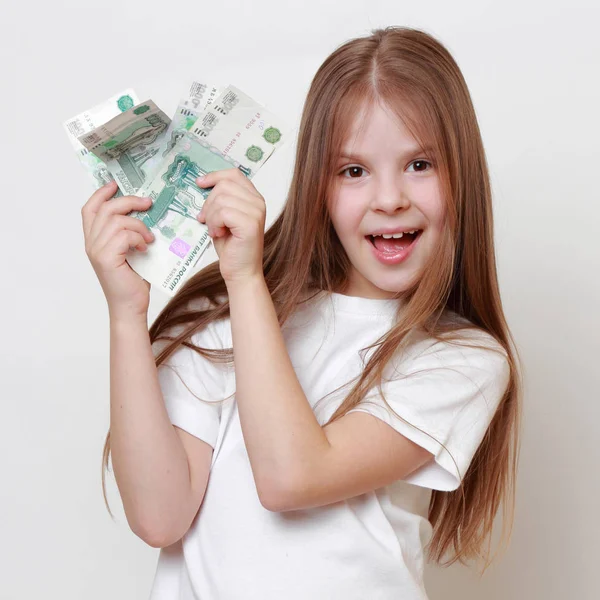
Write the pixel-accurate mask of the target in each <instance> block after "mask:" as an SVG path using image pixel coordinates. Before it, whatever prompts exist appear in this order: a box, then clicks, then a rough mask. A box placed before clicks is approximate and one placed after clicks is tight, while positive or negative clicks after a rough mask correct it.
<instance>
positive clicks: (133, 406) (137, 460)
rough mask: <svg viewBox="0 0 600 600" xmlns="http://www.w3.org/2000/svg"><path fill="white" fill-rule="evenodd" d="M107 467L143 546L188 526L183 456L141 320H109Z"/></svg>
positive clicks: (186, 473) (187, 477)
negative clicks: (186, 521)
mask: <svg viewBox="0 0 600 600" xmlns="http://www.w3.org/2000/svg"><path fill="white" fill-rule="evenodd" d="M110 440H111V454H112V464H113V469H114V474H115V479H116V481H117V485H118V488H119V492H120V495H121V498H122V500H123V507H124V509H125V514H126V516H127V521H128V523H129V525H130V527H131V529H132V531H134V533H136V535H138V536H139V537H140V538H142V539H143V540H144V541H146V542H147V543H149V544H151V545H154V544H155V543H160V541H161V540H162V539H164V536H172V535H173V532H178V531H181V533H182V534H183V533H184V531H185V529H186V526H189V523H183V520H182V519H184V518H185V519H187V517H188V516H189V517H190V518H192V515H188V512H189V511H188V510H187V509H188V507H191V502H192V498H191V489H190V488H191V483H190V475H189V467H188V461H187V455H186V453H185V450H184V448H183V444H182V443H181V440H180V439H179V436H178V435H177V432H176V431H175V430H174V428H173V425H172V424H171V422H170V420H169V417H168V413H167V411H166V408H165V404H164V400H163V397H162V391H161V388H160V383H159V380H158V372H157V368H156V364H155V362H154V355H153V353H152V347H151V344H150V336H149V333H148V327H147V324H146V319H145V317H144V318H143V319H142V318H139V317H128V318H123V319H116V318H111V321H110Z"/></svg>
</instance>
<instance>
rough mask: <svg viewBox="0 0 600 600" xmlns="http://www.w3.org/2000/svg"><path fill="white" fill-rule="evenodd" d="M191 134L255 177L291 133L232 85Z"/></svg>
mask: <svg viewBox="0 0 600 600" xmlns="http://www.w3.org/2000/svg"><path fill="white" fill-rule="evenodd" d="M191 131H192V133H193V134H194V135H195V136H197V137H198V138H199V139H203V140H206V141H207V142H209V144H210V145H211V147H213V148H215V149H216V151H218V152H220V153H221V154H223V156H226V157H228V158H230V159H231V160H232V161H233V163H234V164H235V166H243V167H244V168H245V169H246V170H248V171H249V172H250V174H251V175H253V174H254V173H256V172H257V171H258V169H259V168H260V167H261V166H262V165H263V164H264V163H265V162H266V161H267V159H268V158H269V157H270V156H271V155H272V154H273V152H274V151H275V148H276V147H277V146H280V145H281V144H282V143H283V140H285V139H286V137H287V135H288V133H289V131H290V129H289V127H288V126H287V125H286V124H285V123H284V122H283V121H282V120H281V119H280V118H279V117H277V116H276V115H274V114H273V113H272V112H271V111H270V110H268V109H267V108H266V107H264V106H262V105H261V104H259V103H258V102H256V101H255V100H253V99H252V98H250V96H248V95H247V94H245V93H244V92H242V91H241V90H240V89H238V88H236V87H235V86H233V85H229V86H227V87H226V88H225V89H224V90H223V92H222V93H221V94H220V95H219V97H218V98H216V100H215V101H214V102H213V103H212V104H211V105H210V106H208V107H207V108H206V110H204V112H203V113H202V114H201V115H200V116H199V117H198V119H197V120H196V122H195V124H194V126H193V127H192V129H191Z"/></svg>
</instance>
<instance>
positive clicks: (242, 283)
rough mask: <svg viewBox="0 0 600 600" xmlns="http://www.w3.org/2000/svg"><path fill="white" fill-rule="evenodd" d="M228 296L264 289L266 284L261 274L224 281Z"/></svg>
mask: <svg viewBox="0 0 600 600" xmlns="http://www.w3.org/2000/svg"><path fill="white" fill-rule="evenodd" d="M225 285H226V286H227V293H228V295H230V296H231V295H232V294H239V293H252V292H255V291H259V290H261V289H264V288H266V286H267V283H266V281H265V278H264V275H263V274H262V273H260V274H258V275H251V276H247V277H240V278H239V279H236V280H230V281H225Z"/></svg>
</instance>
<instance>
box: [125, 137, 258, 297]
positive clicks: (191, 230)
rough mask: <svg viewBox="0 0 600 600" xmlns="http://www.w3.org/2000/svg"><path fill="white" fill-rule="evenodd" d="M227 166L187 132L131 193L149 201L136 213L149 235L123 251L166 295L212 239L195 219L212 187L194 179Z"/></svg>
mask: <svg viewBox="0 0 600 600" xmlns="http://www.w3.org/2000/svg"><path fill="white" fill-rule="evenodd" d="M233 166H234V165H233V163H232V161H231V160H228V159H227V158H226V157H224V156H222V155H221V154H220V153H219V152H215V151H214V150H213V149H211V148H210V147H209V144H208V143H207V142H206V141H204V140H200V139H198V138H197V137H195V136H193V135H191V134H190V133H189V132H185V133H184V134H183V135H182V137H181V138H180V139H179V141H178V142H177V144H175V146H174V147H173V148H171V150H170V151H169V153H168V155H167V157H166V158H165V160H164V161H163V162H162V163H161V165H160V167H159V169H158V171H157V172H156V174H155V176H154V178H153V179H152V181H150V182H149V183H147V184H145V185H144V186H143V187H142V188H140V190H139V191H138V194H137V195H140V196H148V197H149V198H150V199H151V200H152V206H151V207H150V208H149V209H148V210H147V211H144V212H141V211H140V212H139V213H138V214H137V218H138V219H140V220H142V221H143V222H144V223H145V224H146V226H147V227H148V229H150V230H151V231H152V232H153V233H154V236H155V239H154V241H153V242H152V243H151V244H149V245H148V250H147V251H146V252H137V251H135V249H131V250H130V251H129V253H128V254H127V256H126V258H127V262H128V263H129V265H130V266H131V268H132V269H133V270H134V271H135V272H136V273H138V275H141V276H142V277H143V278H144V279H145V280H146V281H149V282H150V283H151V284H152V285H154V286H156V287H158V288H159V289H161V290H162V291H163V292H165V293H167V294H169V295H174V294H175V293H176V292H177V290H178V289H179V288H180V287H181V285H182V284H183V283H184V281H185V280H186V279H187V277H188V276H189V274H190V270H191V269H192V268H193V267H194V266H195V265H196V263H197V262H198V260H199V259H200V257H201V256H202V254H203V253H204V252H205V250H206V249H207V248H208V246H209V244H210V243H211V241H212V240H211V238H210V236H209V235H208V227H207V226H206V225H205V224H204V223H200V222H199V221H198V220H197V219H196V216H197V215H198V213H199V212H200V210H201V208H202V206H203V204H204V201H205V200H206V197H207V196H208V194H209V193H210V191H211V190H212V188H200V187H198V186H197V185H196V178H197V177H200V176H201V175H204V174H206V173H211V172H212V171H219V170H222V169H231V168H232V167H233ZM240 169H241V170H242V172H244V174H245V175H246V176H248V173H247V172H245V170H244V169H243V167H240Z"/></svg>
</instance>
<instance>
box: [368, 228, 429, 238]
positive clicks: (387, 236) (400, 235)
mask: <svg viewBox="0 0 600 600" xmlns="http://www.w3.org/2000/svg"><path fill="white" fill-rule="evenodd" d="M417 231H419V230H418V229H413V230H412V231H406V232H401V233H374V234H372V235H373V237H383V238H384V239H386V240H389V239H390V238H396V239H398V238H401V237H402V236H403V235H404V233H416V232H417Z"/></svg>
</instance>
